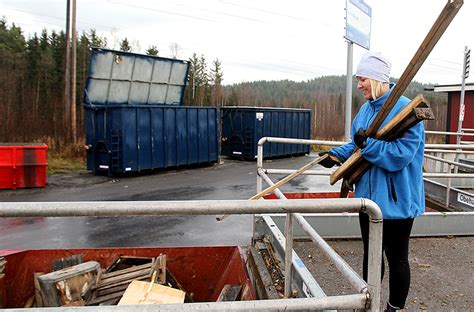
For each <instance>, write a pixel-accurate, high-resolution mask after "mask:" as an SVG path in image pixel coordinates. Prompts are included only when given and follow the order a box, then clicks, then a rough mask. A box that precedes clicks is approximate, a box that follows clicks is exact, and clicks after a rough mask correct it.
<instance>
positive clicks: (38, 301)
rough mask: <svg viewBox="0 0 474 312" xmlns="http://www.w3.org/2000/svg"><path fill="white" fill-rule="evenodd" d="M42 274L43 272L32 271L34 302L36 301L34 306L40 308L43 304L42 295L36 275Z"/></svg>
mask: <svg viewBox="0 0 474 312" xmlns="http://www.w3.org/2000/svg"><path fill="white" fill-rule="evenodd" d="M43 274H44V273H43V272H36V273H33V283H34V285H35V303H36V307H38V308H41V307H43V306H44V305H43V295H42V292H41V286H40V284H39V281H38V277H40V276H41V275H43Z"/></svg>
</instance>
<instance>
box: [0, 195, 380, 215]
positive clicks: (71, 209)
mask: <svg viewBox="0 0 474 312" xmlns="http://www.w3.org/2000/svg"><path fill="white" fill-rule="evenodd" d="M374 206H376V205H375V204H374ZM361 207H363V201H362V200H361V199H357V198H349V199H339V198H334V199H315V200H313V199H294V200H289V201H283V200H271V201H270V200H268V201H267V200H190V201H134V202H133V204H131V203H130V202H123V201H122V202H120V201H90V202H0V217H86V216H88V217H105V216H153V215H215V214H253V213H289V212H348V211H351V210H353V209H355V208H357V209H360V208H361ZM377 209H378V208H377Z"/></svg>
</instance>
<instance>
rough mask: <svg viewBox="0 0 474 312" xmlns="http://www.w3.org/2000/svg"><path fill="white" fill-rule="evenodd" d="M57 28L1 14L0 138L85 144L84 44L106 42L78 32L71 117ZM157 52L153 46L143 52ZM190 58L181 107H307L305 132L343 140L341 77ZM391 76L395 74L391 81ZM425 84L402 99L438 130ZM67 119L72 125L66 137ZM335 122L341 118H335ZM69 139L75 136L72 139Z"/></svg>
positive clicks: (125, 47) (442, 111)
mask: <svg viewBox="0 0 474 312" xmlns="http://www.w3.org/2000/svg"><path fill="white" fill-rule="evenodd" d="M66 46H68V45H67V42H66V36H65V33H64V32H62V31H61V32H55V31H51V32H49V31H48V30H46V29H44V30H43V31H42V32H41V34H36V33H35V34H33V35H32V36H29V37H28V38H26V37H25V35H24V34H23V32H22V29H21V28H20V27H18V26H16V25H15V24H14V23H12V24H11V25H9V23H8V22H7V21H6V19H5V18H2V19H0V115H1V116H2V122H1V123H0V142H3V143H5V142H9V143H11V142H25V143H32V142H38V143H39V142H41V143H46V144H47V145H48V146H49V148H50V149H51V150H59V149H62V148H65V147H67V146H71V145H76V147H77V150H78V151H82V146H83V145H84V135H85V129H84V111H83V109H82V97H83V89H84V84H85V80H86V78H87V71H88V67H89V58H90V48H91V47H93V46H94V47H103V48H106V47H107V38H104V37H101V36H99V35H97V33H96V31H95V30H93V29H92V30H90V31H89V32H84V33H82V34H80V35H78V36H77V42H76V46H77V52H76V60H77V61H76V62H77V71H76V90H77V93H76V109H75V112H76V115H75V118H71V107H67V105H66V104H65V103H66V101H65V94H66V91H65V55H66V53H65V52H66ZM120 49H121V50H122V51H131V52H135V51H132V48H131V46H130V44H129V40H128V39H127V38H124V39H123V40H122V41H121V44H120ZM146 54H148V55H158V56H159V51H158V50H157V48H156V46H150V47H149V48H148V49H147V50H146ZM188 61H189V64H190V70H189V76H188V81H187V86H186V89H185V97H184V105H189V106H257V107H284V108H306V109H311V111H312V116H313V120H312V137H313V138H317V139H339V140H340V139H343V136H344V124H343V120H344V109H345V108H344V107H345V101H346V99H345V80H346V79H345V76H324V77H318V78H314V79H311V80H308V81H303V82H295V81H289V80H283V81H254V82H245V83H240V84H233V85H225V84H224V81H225V80H224V77H225V76H224V69H223V66H222V63H221V61H220V60H219V59H215V60H213V61H212V62H210V64H209V63H208V61H207V60H206V58H205V56H204V55H198V54H197V53H194V54H193V55H192V57H191V58H190V59H189V60H188ZM392 81H395V82H396V79H392ZM426 87H428V86H427V85H424V84H421V83H417V82H412V83H411V85H410V87H409V89H408V90H407V91H406V92H405V95H406V96H408V97H414V96H415V95H417V94H419V93H422V94H423V95H424V96H425V97H426V98H427V99H428V101H429V102H430V104H431V106H432V108H433V111H434V113H435V116H436V120H434V121H429V122H428V123H427V128H428V129H432V130H444V128H445V125H446V106H447V104H446V101H447V99H446V96H443V95H440V94H434V93H432V92H426V91H424V90H425V88H426ZM362 104H363V97H362V96H361V94H360V93H359V92H358V90H357V89H356V80H355V79H354V80H353V98H352V105H353V107H352V113H353V115H354V114H355V113H356V112H357V110H358V108H359V107H360V106H361V105H362ZM72 120H75V124H74V126H75V127H76V128H77V129H78V130H77V132H76V137H72V135H73V134H72V133H73V132H72V131H71V127H72V124H71V123H72V122H73V121H72ZM335 120H340V121H341V122H334V121H335ZM74 142H76V143H75V144H74Z"/></svg>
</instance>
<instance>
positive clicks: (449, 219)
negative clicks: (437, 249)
mask: <svg viewBox="0 0 474 312" xmlns="http://www.w3.org/2000/svg"><path fill="white" fill-rule="evenodd" d="M451 190H452V189H451ZM267 216H269V217H271V218H272V220H273V221H274V223H275V225H276V226H277V227H278V228H279V229H280V230H281V231H283V229H284V226H285V215H284V214H269V215H267ZM303 216H304V218H305V220H306V221H307V222H308V223H309V224H310V225H311V227H313V228H314V229H318V234H319V235H320V236H321V237H323V238H324V239H360V228H359V214H358V213H343V214H341V213H305V214H303ZM473 224H474V212H425V213H424V214H423V215H421V216H420V217H418V218H416V221H415V222H414V224H413V229H412V232H411V237H438V236H444V237H445V236H474V227H473V226H472V225H473ZM293 236H294V239H296V240H298V239H303V240H306V239H310V236H309V235H308V234H307V233H306V232H305V231H304V230H303V229H301V228H300V227H298V226H296V227H295V228H294V233H293Z"/></svg>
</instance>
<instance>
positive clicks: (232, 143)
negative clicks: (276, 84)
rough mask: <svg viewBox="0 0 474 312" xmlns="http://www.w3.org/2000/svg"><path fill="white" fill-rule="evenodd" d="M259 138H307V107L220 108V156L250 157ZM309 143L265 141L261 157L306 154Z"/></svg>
mask: <svg viewBox="0 0 474 312" xmlns="http://www.w3.org/2000/svg"><path fill="white" fill-rule="evenodd" d="M262 137H281V138H294V139H310V137H311V110H309V109H293V108H275V107H246V106H235V107H230V106H228V107H223V108H222V142H221V143H222V151H221V153H222V155H225V156H228V157H233V158H239V159H244V160H253V159H256V158H257V144H258V141H259V140H260V139H261V138H262ZM309 148H310V146H309V145H305V144H284V143H266V144H265V146H264V148H263V156H264V158H273V157H288V156H297V155H304V154H307V153H309V151H310V150H309Z"/></svg>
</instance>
